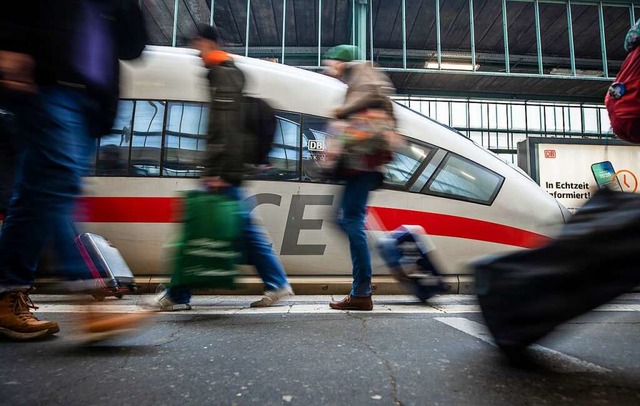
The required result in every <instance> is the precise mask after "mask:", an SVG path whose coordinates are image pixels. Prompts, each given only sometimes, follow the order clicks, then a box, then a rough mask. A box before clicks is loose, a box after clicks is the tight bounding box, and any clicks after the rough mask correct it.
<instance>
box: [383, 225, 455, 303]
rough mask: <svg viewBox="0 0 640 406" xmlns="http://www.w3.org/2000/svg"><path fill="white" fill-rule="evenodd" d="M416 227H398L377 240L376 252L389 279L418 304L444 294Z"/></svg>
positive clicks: (427, 245)
mask: <svg viewBox="0 0 640 406" xmlns="http://www.w3.org/2000/svg"><path fill="white" fill-rule="evenodd" d="M427 242H428V240H427V235H426V233H425V231H424V229H423V228H422V227H420V226H400V227H398V228H397V229H395V230H393V231H391V232H388V233H387V234H385V235H384V236H383V237H382V238H380V239H379V240H378V252H379V253H380V256H381V257H382V259H383V260H384V261H385V262H386V264H387V266H388V267H389V268H390V269H391V272H392V275H393V276H394V277H395V278H396V279H397V280H399V281H400V282H401V283H402V284H404V285H405V286H407V287H408V288H409V289H410V290H411V291H412V292H413V294H414V295H415V296H416V297H417V298H418V299H419V300H420V301H422V302H425V301H426V300H427V299H429V298H430V297H431V296H433V295H436V294H438V293H441V292H443V291H444V283H443V282H442V275H441V274H440V273H439V272H438V271H437V270H436V268H435V266H434V265H433V262H432V261H431V259H429V251H432V250H431V249H430V248H429V244H427Z"/></svg>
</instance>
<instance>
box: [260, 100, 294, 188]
mask: <svg viewBox="0 0 640 406" xmlns="http://www.w3.org/2000/svg"><path fill="white" fill-rule="evenodd" d="M276 118H277V120H278V122H277V126H276V133H275V136H274V139H273V147H272V148H271V152H269V165H268V166H267V167H266V168H258V170H256V171H255V172H254V173H253V174H251V175H250V176H248V178H249V179H255V180H262V179H268V180H297V179H298V154H299V153H300V115H299V114H293V113H284V112H277V113H276Z"/></svg>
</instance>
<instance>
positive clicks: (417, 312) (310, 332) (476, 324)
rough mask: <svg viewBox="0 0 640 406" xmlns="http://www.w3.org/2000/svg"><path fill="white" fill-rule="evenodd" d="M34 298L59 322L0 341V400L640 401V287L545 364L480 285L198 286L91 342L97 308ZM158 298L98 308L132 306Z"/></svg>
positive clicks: (570, 331) (587, 323) (550, 344)
mask: <svg viewBox="0 0 640 406" xmlns="http://www.w3.org/2000/svg"><path fill="white" fill-rule="evenodd" d="M32 298H33V299H34V302H36V304H38V305H40V306H41V307H40V309H39V310H38V316H39V317H41V318H49V319H53V320H57V321H59V322H60V324H61V332H60V333H59V334H58V335H57V336H56V337H54V338H51V339H48V340H45V341H40V342H33V343H15V342H10V341H7V340H2V341H0V359H2V365H1V366H0V394H1V395H0V403H1V404H11V405H33V404H43V405H83V406H84V405H188V404H194V405H201V404H203V405H204V404H206V405H248V404H258V405H305V406H309V405H524V404H526V405H542V404H549V405H561V404H580V405H591V404H594V405H597V404H610V405H633V404H640V363H639V362H638V359H640V346H638V345H637V343H638V337H639V336H640V294H630V295H626V296H624V297H622V298H620V299H617V300H616V301H614V302H612V303H611V304H609V305H607V306H605V307H603V308H600V309H598V310H597V311H594V312H591V313H589V314H587V315H585V316H583V317H580V318H578V319H576V320H573V321H572V322H570V323H567V324H565V325H563V326H562V327H561V328H559V329H558V330H557V331H556V332H555V333H553V334H552V335H551V336H550V337H548V338H547V339H545V340H544V341H542V342H540V343H539V345H537V346H536V347H535V348H534V351H535V354H536V357H537V359H538V360H539V365H538V367H537V368H536V369H534V370H519V369H515V368H513V367H510V366H509V365H508V364H506V363H505V361H504V359H503V358H502V356H501V354H500V353H499V352H498V350H497V349H496V348H495V347H494V346H493V345H492V343H491V339H490V336H489V335H488V334H487V332H486V331H485V329H484V327H483V325H482V316H481V314H480V313H479V309H478V307H477V304H476V301H475V298H474V297H473V296H465V295H444V296H440V297H437V298H434V299H433V300H431V301H430V303H429V304H428V305H422V304H420V303H417V302H416V301H415V300H414V299H413V298H412V297H409V296H376V297H375V303H376V308H375V309H374V311H373V312H340V311H334V310H331V309H329V308H328V306H327V303H328V301H329V300H330V299H331V296H296V297H294V298H292V299H290V300H287V301H284V302H282V304H281V305H278V306H276V307H272V308H266V309H251V308H249V307H248V305H249V303H250V302H251V301H252V300H255V299H256V298H257V297H256V296H197V297H195V298H194V303H193V304H194V309H193V310H192V311H188V312H173V313H161V314H155V315H154V316H153V318H152V320H150V322H149V323H148V324H147V325H146V326H145V327H144V329H141V330H140V331H139V332H137V333H136V334H134V335H131V336H129V337H125V338H120V339H118V340H113V341H109V342H104V343H101V344H98V345H92V346H79V345H78V344H77V343H76V342H75V341H74V332H76V331H77V329H78V323H79V322H78V313H80V312H82V311H85V309H86V307H83V306H79V305H78V304H74V303H73V302H71V303H70V302H69V301H68V299H69V297H67V296H52V295H33V296H32ZM149 298H150V296H149V295H141V296H128V297H125V298H124V299H122V300H117V299H107V300H105V301H104V302H101V303H99V304H97V305H96V306H97V307H99V308H100V309H101V310H102V311H105V312H130V311H136V310H137V309H138V308H139V305H140V303H142V302H144V301H146V300H148V299H149Z"/></svg>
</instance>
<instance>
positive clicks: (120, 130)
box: [96, 100, 133, 176]
mask: <svg viewBox="0 0 640 406" xmlns="http://www.w3.org/2000/svg"><path fill="white" fill-rule="evenodd" d="M132 122H133V101H131V100H121V101H120V102H119V103H118V112H117V113H116V118H115V121H114V123H113V126H112V128H111V131H110V132H109V134H106V135H103V136H102V137H100V140H99V141H98V155H97V156H98V158H97V162H96V173H97V174H98V175H104V176H126V175H128V173H129V145H130V144H131V130H132V128H131V127H132Z"/></svg>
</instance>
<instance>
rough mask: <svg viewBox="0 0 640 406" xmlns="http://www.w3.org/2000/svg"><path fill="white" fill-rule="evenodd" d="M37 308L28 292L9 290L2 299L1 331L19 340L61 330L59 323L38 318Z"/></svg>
mask: <svg viewBox="0 0 640 406" xmlns="http://www.w3.org/2000/svg"><path fill="white" fill-rule="evenodd" d="M29 309H37V307H36V305H34V304H33V302H32V301H31V299H30V298H29V295H28V294H27V293H26V292H7V293H5V294H4V296H3V297H2V299H0V333H2V334H4V335H5V336H7V337H9V338H11V339H14V340H19V341H26V340H34V339H37V338H43V337H47V336H50V335H52V334H55V333H57V332H58V331H60V327H58V323H56V322H53V321H45V320H38V319H37V318H36V317H35V316H34V315H33V314H32V313H31V311H30V310H29Z"/></svg>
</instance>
